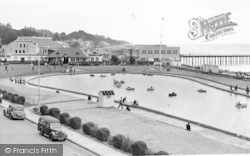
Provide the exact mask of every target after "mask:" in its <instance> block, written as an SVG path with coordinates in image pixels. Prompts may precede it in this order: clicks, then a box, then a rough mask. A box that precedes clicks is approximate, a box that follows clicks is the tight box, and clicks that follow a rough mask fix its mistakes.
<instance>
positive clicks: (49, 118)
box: [40, 115, 60, 123]
mask: <svg viewBox="0 0 250 156" xmlns="http://www.w3.org/2000/svg"><path fill="white" fill-rule="evenodd" d="M40 119H43V120H45V121H47V122H49V123H60V121H59V120H58V119H57V118H54V117H52V116H50V115H44V116H41V117H40Z"/></svg>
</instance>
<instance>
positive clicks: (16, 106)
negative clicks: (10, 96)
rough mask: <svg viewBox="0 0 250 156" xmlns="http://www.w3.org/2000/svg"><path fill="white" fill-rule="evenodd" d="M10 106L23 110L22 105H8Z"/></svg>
mask: <svg viewBox="0 0 250 156" xmlns="http://www.w3.org/2000/svg"><path fill="white" fill-rule="evenodd" d="M10 106H12V107H15V108H18V107H19V108H20V107H22V108H23V105H18V104H10Z"/></svg>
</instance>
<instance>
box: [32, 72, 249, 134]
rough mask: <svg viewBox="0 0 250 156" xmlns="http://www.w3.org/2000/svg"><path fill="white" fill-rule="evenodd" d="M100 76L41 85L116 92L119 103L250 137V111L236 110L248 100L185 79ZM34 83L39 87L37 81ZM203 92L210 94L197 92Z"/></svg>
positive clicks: (46, 81)
mask: <svg viewBox="0 0 250 156" xmlns="http://www.w3.org/2000/svg"><path fill="white" fill-rule="evenodd" d="M100 75H101V74H95V76H94V77H90V75H89V74H81V75H59V76H50V77H43V78H41V79H40V84H41V85H45V86H50V87H55V88H61V89H67V90H72V91H77V92H81V93H87V94H93V95H98V92H99V91H101V90H114V92H115V99H117V100H118V99H120V97H125V96H126V97H127V101H133V100H134V99H138V101H139V105H140V106H143V107H147V108H151V109H154V110H158V111H161V112H165V113H168V114H172V115H175V116H179V117H182V118H185V119H189V120H193V121H197V122H201V123H204V124H207V125H211V126H214V127H217V128H220V129H224V130H228V131H231V132H234V133H238V134H241V135H245V136H249V137H250V109H249V108H244V109H238V108H236V107H235V104H236V102H237V101H241V102H242V103H248V104H249V98H247V97H244V96H240V95H235V94H232V93H228V92H224V91H220V90H217V89H214V88H211V87H208V86H205V85H202V84H199V83H196V82H193V81H190V80H186V79H181V78H174V77H167V76H156V75H154V76H146V75H139V74H116V75H114V76H111V75H110V74H105V75H107V77H100ZM114 79H116V80H118V81H121V80H124V81H125V83H124V84H123V85H122V87H121V88H116V87H115V86H114ZM31 82H33V83H36V84H37V79H35V80H32V81H31ZM128 86H130V87H133V88H135V91H127V90H126V87H128ZM151 86H153V87H154V89H155V90H154V91H152V92H151V91H147V88H149V87H151ZM201 88H202V89H205V90H206V91H207V92H206V93H199V92H197V90H198V89H201ZM171 92H175V93H177V96H176V97H169V96H168V94H169V93H171Z"/></svg>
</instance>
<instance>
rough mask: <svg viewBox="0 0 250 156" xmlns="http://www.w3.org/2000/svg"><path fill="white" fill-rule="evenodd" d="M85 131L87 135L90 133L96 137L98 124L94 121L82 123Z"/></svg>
mask: <svg viewBox="0 0 250 156" xmlns="http://www.w3.org/2000/svg"><path fill="white" fill-rule="evenodd" d="M82 130H83V133H84V134H86V135H90V136H92V137H94V138H96V133H97V130H98V126H97V125H95V124H94V123H93V122H87V123H86V124H83V125H82Z"/></svg>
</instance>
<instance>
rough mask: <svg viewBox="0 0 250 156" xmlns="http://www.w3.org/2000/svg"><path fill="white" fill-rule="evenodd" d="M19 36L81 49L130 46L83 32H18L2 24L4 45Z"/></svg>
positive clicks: (31, 30)
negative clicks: (45, 39)
mask: <svg viewBox="0 0 250 156" xmlns="http://www.w3.org/2000/svg"><path fill="white" fill-rule="evenodd" d="M18 36H47V37H52V38H53V40H55V41H63V42H66V43H68V44H69V46H71V47H81V48H100V47H109V46H116V45H123V44H129V43H128V42H126V41H119V40H115V39H111V38H109V37H105V36H103V35H93V34H89V33H87V32H85V31H83V30H79V31H74V32H72V33H69V34H66V33H64V32H62V33H57V32H56V33H52V32H51V31H50V30H46V29H40V30H39V29H36V28H33V27H24V28H23V29H20V30H16V29H13V28H12V26H11V25H10V23H7V24H2V23H0V38H1V40H2V44H9V43H10V42H12V41H14V40H15V39H16V38H17V37H18Z"/></svg>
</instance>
